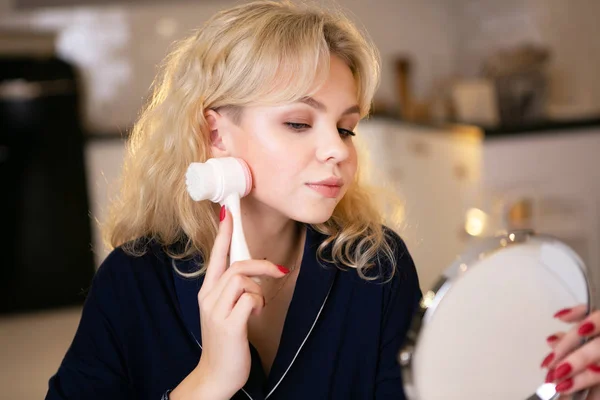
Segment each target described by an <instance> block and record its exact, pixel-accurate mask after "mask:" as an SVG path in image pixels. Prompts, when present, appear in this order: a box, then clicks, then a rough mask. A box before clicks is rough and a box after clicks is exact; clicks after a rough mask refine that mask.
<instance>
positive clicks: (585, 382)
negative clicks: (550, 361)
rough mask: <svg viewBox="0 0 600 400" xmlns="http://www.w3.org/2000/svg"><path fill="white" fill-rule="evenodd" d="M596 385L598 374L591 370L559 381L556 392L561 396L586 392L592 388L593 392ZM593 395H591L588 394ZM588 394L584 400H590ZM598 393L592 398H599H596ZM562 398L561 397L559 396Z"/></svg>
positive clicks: (599, 375) (599, 382)
mask: <svg viewBox="0 0 600 400" xmlns="http://www.w3.org/2000/svg"><path fill="white" fill-rule="evenodd" d="M598 384H600V373H598V372H594V371H591V370H589V369H588V370H584V371H583V372H581V373H579V374H577V375H574V376H572V377H570V378H567V379H563V380H561V381H559V382H558V383H557V384H556V391H557V392H558V393H560V394H561V395H562V394H566V395H568V394H572V393H575V392H578V391H583V390H587V389H591V388H593V389H594V390H597V386H598ZM592 392H593V391H592ZM590 394H593V393H590ZM590 394H588V397H586V399H590ZM598 395H599V394H598V393H596V394H595V395H594V396H595V397H596V398H600V397H598ZM561 398H562V396H561Z"/></svg>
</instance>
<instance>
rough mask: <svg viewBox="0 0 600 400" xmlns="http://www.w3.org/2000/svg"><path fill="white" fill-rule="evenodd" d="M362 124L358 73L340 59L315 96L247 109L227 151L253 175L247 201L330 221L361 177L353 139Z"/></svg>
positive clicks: (291, 215) (233, 129)
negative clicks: (239, 160)
mask: <svg viewBox="0 0 600 400" xmlns="http://www.w3.org/2000/svg"><path fill="white" fill-rule="evenodd" d="M359 119H360V114H359V108H358V104H357V88H356V83H355V81H354V78H353V76H352V72H351V71H350V69H349V68H348V66H347V65H346V64H345V63H344V62H343V61H342V60H341V59H339V58H337V57H335V56H333V57H332V58H331V67H330V71H329V76H328V78H327V81H326V82H325V84H324V85H323V86H321V88H320V89H319V91H318V92H316V93H315V94H314V95H313V96H312V97H310V98H305V99H303V100H302V101H299V102H297V103H293V104H287V105H283V106H264V107H247V108H244V110H243V113H242V117H241V121H240V123H239V124H238V125H234V124H227V129H228V130H229V133H230V135H229V142H230V143H228V144H227V148H228V152H229V153H230V155H232V156H235V157H240V158H242V159H244V160H246V162H247V163H248V165H249V166H250V169H251V170H252V176H253V184H254V188H253V190H252V192H251V193H250V195H249V196H248V199H247V200H246V201H247V202H252V203H254V202H255V201H258V203H259V204H260V205H264V206H267V207H270V208H272V209H273V210H275V211H278V212H280V213H281V214H283V215H285V216H287V217H288V218H291V219H294V220H296V221H301V222H305V223H322V222H325V221H327V220H328V219H329V217H331V214H332V213H333V210H334V208H335V206H336V205H337V204H338V202H339V201H340V200H341V199H342V197H343V196H344V194H345V193H346V191H347V189H348V186H349V185H350V184H351V183H352V181H353V179H354V175H355V173H356V168H357V155H356V149H355V148H354V144H353V143H352V136H353V135H354V134H353V131H354V129H355V128H356V125H357V124H358V122H359Z"/></svg>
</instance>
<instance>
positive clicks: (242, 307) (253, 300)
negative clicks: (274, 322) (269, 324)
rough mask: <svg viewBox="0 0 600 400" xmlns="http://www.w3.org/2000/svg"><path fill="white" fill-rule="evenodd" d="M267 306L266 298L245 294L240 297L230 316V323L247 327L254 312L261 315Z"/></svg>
mask: <svg viewBox="0 0 600 400" xmlns="http://www.w3.org/2000/svg"><path fill="white" fill-rule="evenodd" d="M264 306H265V298H264V297H263V296H259V295H257V294H254V293H244V294H242V295H241V296H240V298H239V299H238V301H237V303H236V304H235V307H233V310H232V311H231V314H229V318H227V319H228V320H229V321H232V322H235V323H237V324H239V325H238V326H246V324H247V323H248V318H250V314H252V313H253V312H254V313H256V314H259V313H260V312H261V310H262V309H263V307H264Z"/></svg>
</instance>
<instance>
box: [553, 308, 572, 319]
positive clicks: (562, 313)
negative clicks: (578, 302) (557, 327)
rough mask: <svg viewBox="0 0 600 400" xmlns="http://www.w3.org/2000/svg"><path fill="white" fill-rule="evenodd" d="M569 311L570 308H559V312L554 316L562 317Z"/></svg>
mask: <svg viewBox="0 0 600 400" xmlns="http://www.w3.org/2000/svg"><path fill="white" fill-rule="evenodd" d="M570 312H571V309H570V308H563V309H562V310H560V311H559V312H557V313H556V314H554V318H560V317H564V316H565V315H567V314H568V313H570Z"/></svg>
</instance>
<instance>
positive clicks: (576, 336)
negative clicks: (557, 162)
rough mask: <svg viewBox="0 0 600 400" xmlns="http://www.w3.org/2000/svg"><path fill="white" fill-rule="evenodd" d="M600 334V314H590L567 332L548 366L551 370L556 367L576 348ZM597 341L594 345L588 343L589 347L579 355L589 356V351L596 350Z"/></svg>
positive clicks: (556, 347)
mask: <svg viewBox="0 0 600 400" xmlns="http://www.w3.org/2000/svg"><path fill="white" fill-rule="evenodd" d="M599 333H600V312H598V311H595V312H593V313H592V314H590V315H589V316H588V317H587V318H586V319H584V320H583V321H582V322H580V323H579V324H578V325H577V326H575V327H574V328H573V329H571V330H570V331H569V332H567V333H566V334H565V335H564V336H563V338H562V339H561V340H560V341H559V342H557V343H556V345H555V347H554V352H553V353H554V355H553V356H550V357H551V358H552V360H550V362H548V363H547V366H549V367H550V368H553V367H555V366H556V365H557V364H558V363H559V362H561V361H562V360H563V358H565V357H566V356H567V355H569V354H570V353H572V352H573V351H574V350H575V349H576V348H578V347H581V346H582V344H583V343H584V341H585V340H586V339H589V338H591V337H594V336H596V335H598V334H599ZM596 343H597V341H593V343H588V345H589V346H588V345H586V346H584V347H582V349H583V350H582V352H579V353H578V354H583V355H584V356H585V355H587V354H589V353H587V352H588V351H589V350H587V349H590V348H591V349H595V347H594V346H596ZM596 351H597V352H598V354H600V348H598V349H596ZM593 361H595V360H591V359H588V360H587V362H588V363H590V362H593Z"/></svg>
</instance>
